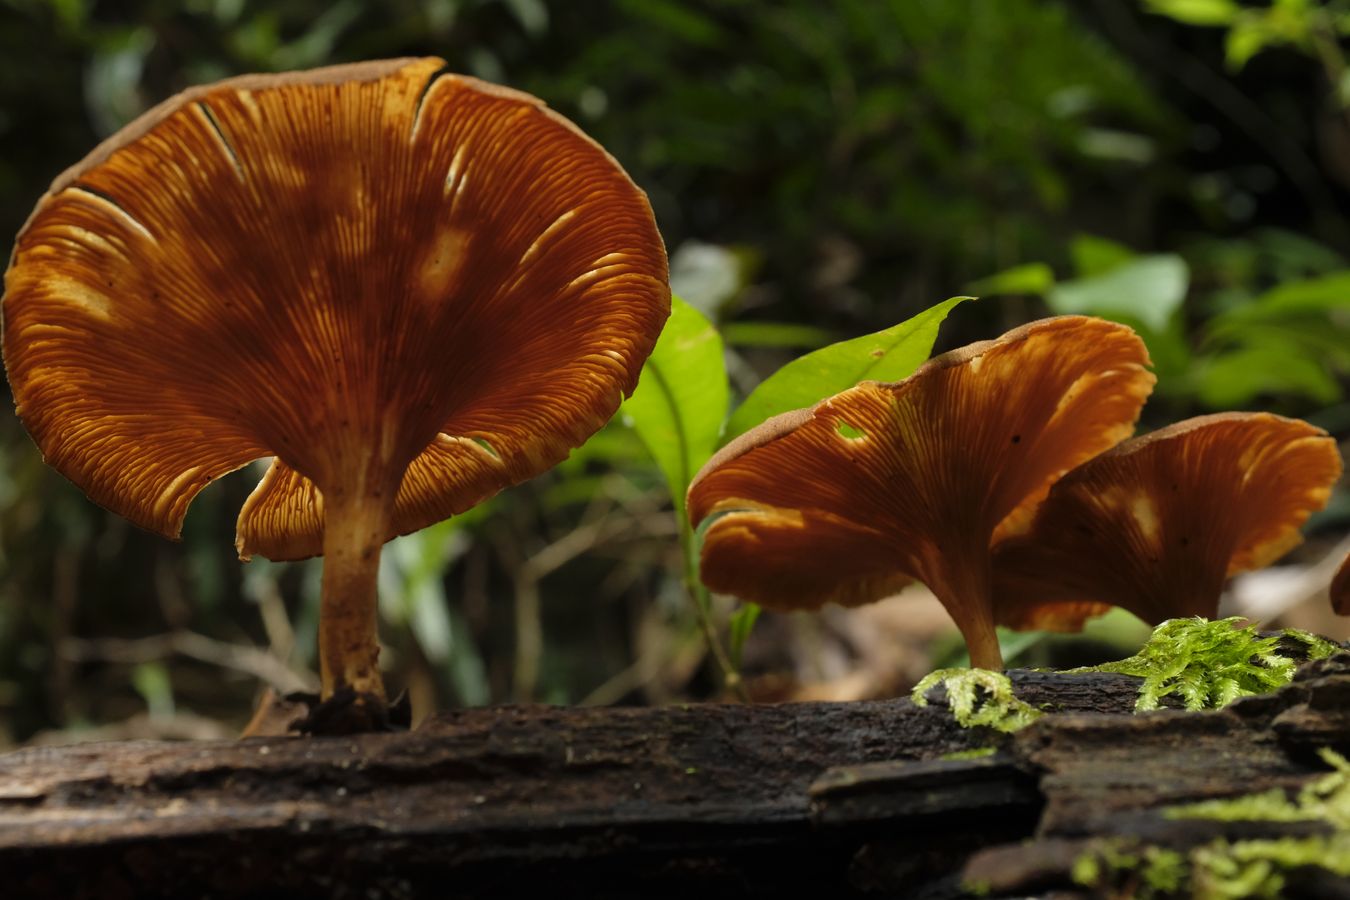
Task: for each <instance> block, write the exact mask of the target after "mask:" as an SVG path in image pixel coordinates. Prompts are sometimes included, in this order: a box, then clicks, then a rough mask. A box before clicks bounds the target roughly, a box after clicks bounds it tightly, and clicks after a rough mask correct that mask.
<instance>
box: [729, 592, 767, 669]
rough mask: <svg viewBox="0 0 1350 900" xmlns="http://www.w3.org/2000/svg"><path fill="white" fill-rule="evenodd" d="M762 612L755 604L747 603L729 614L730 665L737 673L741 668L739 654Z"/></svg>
mask: <svg viewBox="0 0 1350 900" xmlns="http://www.w3.org/2000/svg"><path fill="white" fill-rule="evenodd" d="M760 612H762V610H761V609H760V608H759V606H758V605H757V604H754V603H747V604H745V605H744V606H742V607H741V608H740V609H738V610H736V611H735V612H734V613H732V614H731V622H730V624H729V630H730V632H731V633H730V635H729V643H730V645H731V664H732V665H733V666H735V667H736V669H737V670H738V671H739V670H740V668H741V653H742V652H743V651H744V650H745V642H746V640H747V639H748V638H749V637H750V632H751V630H752V629H754V627H755V622H756V621H757V620H758V619H759V614H760Z"/></svg>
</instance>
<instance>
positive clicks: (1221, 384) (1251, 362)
mask: <svg viewBox="0 0 1350 900" xmlns="http://www.w3.org/2000/svg"><path fill="white" fill-rule="evenodd" d="M1195 379H1196V390H1197V393H1198V395H1199V399H1200V402H1201V403H1203V404H1204V405H1205V406H1207V407H1209V408H1210V409H1232V408H1234V407H1242V406H1247V405H1248V404H1250V403H1251V402H1252V401H1253V400H1255V399H1257V398H1258V397H1263V396H1270V395H1274V394H1282V395H1294V396H1300V397H1307V398H1308V399H1310V400H1312V401H1313V402H1315V403H1318V404H1320V405H1323V406H1326V405H1329V404H1332V403H1335V402H1336V401H1337V400H1339V399H1340V397H1341V387H1340V384H1339V383H1338V382H1337V381H1336V379H1335V377H1333V376H1332V375H1331V374H1330V373H1328V372H1327V370H1326V367H1325V366H1324V365H1323V364H1322V363H1321V362H1320V361H1319V360H1317V359H1313V358H1310V357H1309V356H1308V355H1307V354H1306V353H1303V352H1300V351H1299V350H1298V348H1296V347H1294V348H1290V347H1285V346H1280V345H1278V344H1266V345H1263V346H1250V347H1243V348H1241V349H1239V350H1234V351H1232V352H1229V353H1224V354H1221V355H1218V356H1215V357H1211V358H1210V359H1207V360H1202V361H1201V363H1200V365H1199V366H1198V367H1197V370H1196V373H1195Z"/></svg>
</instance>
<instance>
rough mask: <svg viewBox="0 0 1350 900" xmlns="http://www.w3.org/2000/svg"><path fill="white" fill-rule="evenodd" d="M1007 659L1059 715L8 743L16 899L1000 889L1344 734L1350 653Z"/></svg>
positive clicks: (888, 706)
mask: <svg viewBox="0 0 1350 900" xmlns="http://www.w3.org/2000/svg"><path fill="white" fill-rule="evenodd" d="M1014 680H1015V682H1016V684H1017V685H1018V694H1019V696H1021V697H1022V698H1023V699H1025V700H1027V701H1028V702H1031V703H1033V704H1035V705H1039V706H1043V707H1046V708H1049V709H1051V710H1054V711H1055V712H1056V714H1055V715H1053V716H1049V717H1047V718H1045V719H1043V720H1042V721H1041V722H1039V723H1037V724H1035V725H1033V726H1032V727H1031V728H1029V729H1027V730H1025V731H1023V732H1021V733H1020V734H1018V735H1016V736H1014V737H1011V738H1009V737H1006V736H1002V735H997V734H992V733H988V732H980V731H971V730H966V729H962V728H960V727H957V726H956V725H955V724H954V723H953V722H952V721H951V718H950V714H949V713H948V712H947V711H946V710H945V709H944V708H943V707H942V706H941V705H939V704H934V705H931V706H929V707H927V708H916V707H914V706H913V705H912V704H911V703H909V701H907V700H897V701H888V702H868V703H852V704H825V703H820V704H791V705H780V706H761V707H746V706H734V705H728V706H723V705H691V706H678V707H667V708H660V709H605V710H594V709H557V708H549V707H529V708H497V709H486V710H464V711H459V712H455V713H447V714H443V715H440V716H437V717H435V718H434V719H432V720H430V721H429V722H427V723H425V724H424V725H423V726H422V727H421V728H419V729H417V730H415V731H413V732H409V733H401V734H381V735H364V736H359V737H349V738H332V737H326V738H259V739H249V740H244V741H234V742H203V743H185V744H170V743H151V742H136V743H114V744H89V745H80V746H74V747H63V748H55V749H47V748H43V749H32V750H24V751H19V752H16V753H11V754H9V755H7V756H3V757H0V872H3V873H5V877H6V881H5V884H4V888H5V890H4V891H3V892H0V893H3V895H4V896H49V897H77V896H91V897H93V896H96V897H115V896H119V895H121V896H156V895H157V896H203V895H205V896H257V895H260V894H267V893H274V894H285V895H288V896H291V897H301V896H352V897H356V896H360V897H415V896H437V897H439V896H457V897H478V896H488V895H493V896H504V895H511V894H512V893H514V892H518V891H523V890H530V889H536V890H537V889H543V890H547V891H549V892H550V894H552V895H561V896H587V897H610V896H612V897H619V896H623V897H630V896H644V897H647V896H651V897H662V896H676V895H679V896H681V897H687V896H688V894H689V892H690V891H691V890H699V891H703V892H705V893H707V894H708V895H709V896H761V895H767V894H771V893H772V894H782V893H783V892H784V891H789V892H791V893H792V894H797V893H800V892H801V891H803V890H823V891H827V892H828V894H827V896H831V897H843V896H855V895H856V896H868V895H888V894H889V895H895V896H923V895H927V896H956V895H958V894H959V886H958V885H959V882H960V879H961V878H962V877H963V873H962V866H963V865H965V864H966V863H967V861H968V860H969V866H968V867H967V870H966V872H965V873H964V876H965V877H972V874H973V875H974V876H976V877H979V878H981V879H982V880H984V881H986V882H987V883H989V884H991V885H993V886H995V887H996V889H999V890H1003V889H1006V890H1021V889H1022V886H1023V885H1027V886H1034V885H1035V884H1049V885H1052V886H1055V885H1066V884H1067V882H1066V881H1065V880H1064V877H1063V876H1064V872H1065V871H1066V870H1065V869H1064V866H1063V865H1062V862H1063V860H1062V859H1061V857H1060V856H1055V855H1054V854H1053V853H1051V852H1050V850H1049V849H1046V848H1051V849H1053V847H1054V846H1056V845H1055V844H1054V843H1053V842H1055V841H1059V842H1061V843H1065V844H1066V846H1067V845H1068V844H1073V843H1074V841H1075V840H1078V839H1081V838H1084V837H1086V836H1088V835H1091V834H1095V833H1097V832H1098V831H1100V830H1101V829H1104V828H1110V829H1117V830H1118V827H1119V823H1120V822H1121V821H1125V820H1126V819H1128V817H1129V816H1130V815H1136V816H1138V815H1142V814H1145V813H1147V811H1148V810H1149V809H1151V808H1153V807H1155V806H1157V805H1158V804H1159V803H1162V802H1170V801H1173V800H1175V799H1178V798H1198V797H1205V796H1214V795H1220V794H1232V793H1236V792H1240V791H1248V790H1254V789H1257V788H1259V787H1266V786H1270V785H1274V784H1288V785H1296V784H1298V783H1300V781H1301V780H1304V779H1306V778H1307V777H1309V776H1310V774H1311V773H1314V772H1318V771H1321V770H1322V769H1324V768H1325V767H1324V766H1321V765H1320V764H1318V763H1317V762H1316V761H1315V758H1314V757H1313V756H1312V753H1311V749H1310V748H1311V747H1313V746H1314V745H1322V744H1326V743H1328V742H1330V743H1333V744H1336V743H1339V744H1345V743H1347V742H1348V741H1350V724H1347V723H1346V722H1344V721H1342V717H1343V716H1344V713H1343V709H1344V708H1345V707H1343V706H1340V705H1338V703H1339V701H1337V700H1336V699H1335V698H1336V697H1337V696H1340V695H1336V694H1335V692H1336V691H1344V690H1345V685H1346V684H1350V666H1347V670H1346V671H1342V670H1341V669H1337V668H1335V667H1329V666H1326V665H1323V666H1321V667H1320V668H1318V669H1316V670H1314V671H1312V672H1311V674H1310V675H1309V677H1308V678H1305V679H1304V680H1302V681H1300V682H1298V683H1297V684H1296V685H1294V686H1291V687H1290V688H1287V689H1285V690H1284V691H1282V692H1280V693H1279V694H1276V695H1271V696H1269V697H1265V698H1255V699H1252V700H1249V701H1246V702H1244V703H1241V704H1238V705H1237V706H1235V707H1232V708H1230V710H1227V711H1223V712H1220V713H1210V714H1191V713H1181V712H1161V713H1156V714H1151V715H1149V716H1144V717H1137V716H1133V715H1131V714H1130V710H1131V709H1132V707H1133V704H1134V697H1135V690H1136V688H1137V685H1138V681H1137V679H1133V678H1129V677H1127V676H1118V675H1075V676H1069V675H1054V674H1042V673H1034V672H1021V673H1015V677H1014ZM1328 706H1330V707H1331V708H1328ZM993 745H997V746H998V747H999V750H998V752H997V753H995V754H994V755H992V756H987V757H983V758H976V759H953V760H943V759H942V757H944V756H947V755H949V754H952V753H953V752H956V751H960V750H969V749H972V748H976V747H983V746H993ZM1216 759H1222V760H1223V765H1222V766H1219V765H1216ZM1145 818H1146V816H1145ZM1141 821H1142V819H1141ZM1113 833H1115V832H1113ZM1033 835H1034V836H1036V838H1037V839H1038V840H1039V841H1041V842H1042V843H1041V844H1040V845H1038V846H1039V847H1040V849H1039V850H1038V851H1037V852H1039V853H1041V855H1042V856H1043V857H1044V858H1045V859H1044V862H1043V864H1042V866H1041V868H1040V870H1038V871H1037V872H1036V873H1033V875H1028V874H1027V873H1026V872H1023V871H1021V870H1018V871H1014V869H1017V868H1018V864H1017V859H1016V858H1014V859H1013V861H1012V862H1010V861H1009V859H1008V858H1007V857H1008V854H1009V851H1007V850H1002V851H1000V850H998V849H996V848H998V847H1000V846H1009V847H1011V846H1017V844H1016V842H1020V841H1021V840H1023V839H1024V838H1027V837H1031V836H1033ZM990 848H995V849H990ZM981 851H982V852H981ZM999 853H1004V856H1003V857H1000V856H999ZM972 855H974V858H973V859H972V858H971V857H972ZM1014 856H1015V854H1014ZM1061 856H1062V854H1061ZM1070 861H1071V860H1070ZM981 867H983V868H981ZM1023 868H1025V867H1023Z"/></svg>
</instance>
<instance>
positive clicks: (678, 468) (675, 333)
mask: <svg viewBox="0 0 1350 900" xmlns="http://www.w3.org/2000/svg"><path fill="white" fill-rule="evenodd" d="M729 403H730V390H729V388H728V386H727V370H726V361H725V360H724V359H723V357H722V337H721V335H719V334H718V333H717V329H716V328H714V327H713V325H712V323H711V322H709V321H708V320H707V319H706V318H704V316H703V314H702V313H701V312H699V311H698V310H696V309H694V307H692V306H690V305H689V304H688V303H685V302H684V301H683V300H681V299H679V298H678V297H672V298H671V310H670V319H669V320H667V322H666V327H665V330H664V331H662V332H661V338H660V340H658V341H657V342H656V349H655V350H653V351H652V355H651V356H650V357H648V358H647V364H646V365H645V366H643V367H642V377H641V378H640V379H639V381H638V388H637V390H636V391H634V392H633V396H632V397H630V398H629V399H628V401H627V402H626V403H624V405H623V408H622V410H621V411H622V414H623V420H624V422H625V423H627V424H628V425H629V426H631V427H632V428H633V430H634V431H636V432H637V435H638V437H639V438H641V439H642V443H643V444H645V445H646V446H647V450H648V452H650V453H651V455H652V458H653V459H655V460H656V464H657V465H658V466H659V467H660V469H661V472H662V474H664V475H665V476H666V483H667V484H668V485H669V486H670V494H671V498H672V499H673V500H674V502H675V511H676V513H677V515H678V516H679V518H680V521H681V522H683V521H684V495H685V492H686V491H687V490H688V489H689V482H690V481H691V480H693V477H694V473H695V472H697V471H698V470H699V468H700V467H701V466H702V465H703V464H704V463H705V462H707V461H708V457H709V456H711V455H712V453H713V451H714V450H715V449H717V437H718V433H719V432H720V431H721V429H722V420H723V419H725V418H726V414H727V406H728V404H729Z"/></svg>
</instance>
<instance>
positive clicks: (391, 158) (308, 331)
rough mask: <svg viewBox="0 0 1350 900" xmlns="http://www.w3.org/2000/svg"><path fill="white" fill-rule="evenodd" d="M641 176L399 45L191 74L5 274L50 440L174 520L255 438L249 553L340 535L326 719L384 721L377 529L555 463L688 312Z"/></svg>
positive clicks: (31, 234)
mask: <svg viewBox="0 0 1350 900" xmlns="http://www.w3.org/2000/svg"><path fill="white" fill-rule="evenodd" d="M667 275H668V272H667V264H666V254H665V249H664V246H663V244H662V242H661V236H660V234H659V233H658V231H657V228H656V223H655V220H654V217H653V215H652V211H651V207H650V206H649V205H648V203H647V198H646V196H645V195H644V194H643V193H642V191H640V190H639V189H638V188H637V186H636V185H634V184H633V182H632V181H631V180H630V179H629V178H628V176H627V175H626V174H625V173H624V172H623V170H622V169H621V168H620V167H619V165H618V164H617V163H616V162H615V161H614V159H613V158H612V157H610V156H609V155H608V154H607V153H605V151H604V150H603V149H602V148H600V147H599V146H598V145H597V144H595V143H594V142H593V141H591V140H590V139H589V138H587V137H586V136H585V135H584V134H582V133H581V132H580V131H579V130H578V129H577V128H576V127H575V126H574V125H572V123H570V122H568V121H567V120H565V119H563V118H562V117H560V116H558V115H557V114H555V113H553V112H551V111H549V110H548V109H547V108H545V107H544V105H543V103H541V102H540V101H539V100H537V99H535V98H534V97H531V96H529V95H526V94H522V93H519V92H516V91H512V90H508V89H505V88H499V87H496V86H494V85H489V84H485V83H483V82H480V81H476V80H475V79H472V78H466V77H462V76H458V75H453V74H449V73H447V72H446V71H445V63H444V62H443V61H441V60H439V59H400V60H390V61H386V62H373V63H360V64H355V65H348V66H335V67H330V68H325V69H317V70H313V71H309V72H297V73H286V74H281V75H258V76H245V77H242V78H235V79H230V80H227V81H223V82H220V83H217V84H212V85H206V86H203V87H198V88H193V89H190V90H188V91H186V92H184V93H182V94H180V95H178V96H176V97H174V98H172V99H170V100H168V101H166V102H164V103H163V104H161V105H159V106H158V107H156V108H154V109H152V110H150V111H149V112H147V113H146V114H145V115H143V116H142V117H140V118H139V119H137V120H136V121H135V122H133V123H131V124H130V125H128V126H127V127H126V128H124V129H123V130H122V131H120V132H118V133H117V134H115V135H113V136H112V137H111V138H109V139H108V140H107V141H105V142H104V143H103V144H101V145H100V146H98V147H97V148H95V149H94V151H93V152H92V153H90V154H89V156H87V157H86V158H85V159H84V160H83V161H81V162H79V163H78V164H76V165H75V166H73V167H72V168H70V169H69V170H67V171H66V172H65V173H63V174H62V175H60V176H59V177H57V179H56V180H55V182H54V183H53V184H52V186H51V188H50V189H49V190H48V192H47V193H46V195H45V196H43V197H42V199H41V200H40V201H39V203H38V205H37V208H36V209H35V210H34V211H33V214H32V216H31V217H30V218H29V220H28V222H27V223H26V224H25V225H24V227H23V229H22V231H21V232H20V233H19V236H18V239H17V241H16V243H15V248H14V252H13V256H12V258H11V260H10V264H9V268H8V270H7V271H6V273H5V296H4V320H5V321H4V325H5V327H4V358H5V366H6V369H7V372H8V376H9V381H10V386H11V388H12V389H13V393H14V398H15V402H16V405H17V408H18V412H19V415H20V416H21V417H22V419H23V421H24V424H25V425H26V426H27V428H28V430H29V432H30V433H31V434H32V436H33V438H34V440H35V441H36V443H37V445H38V446H39V448H41V450H42V452H43V454H44V456H45V457H46V459H47V461H48V462H49V463H50V464H51V465H53V466H54V467H56V468H57V469H58V470H59V471H61V472H62V473H63V474H64V475H66V476H67V477H68V478H70V479H71V480H72V481H73V482H75V483H76V484H77V485H78V486H79V487H81V488H82V489H83V490H84V491H85V493H87V494H88V495H89V496H90V497H91V498H92V499H94V500H95V501H97V502H98V503H100V504H102V505H103V506H105V507H107V508H108V509H110V510H113V511H115V512H117V513H120V514H121V515H123V516H125V517H126V518H128V519H130V520H131V521H132V522H135V523H136V524H137V525H140V526H142V527H145V528H147V529H150V530H152V531H157V532H160V533H162V534H165V535H167V536H169V537H176V536H177V534H178V532H179V530H180V528H181V525H182V522H183V517H184V515H185V513H186V511H187V507H188V504H189V502H190V501H191V500H192V498H193V497H194V496H195V495H196V494H197V493H198V492H199V491H200V490H201V489H202V488H203V487H205V486H206V485H207V484H208V483H210V482H211V481H213V480H214V479H216V478H219V477H220V476H221V475H224V474H225V473H227V472H230V471H233V470H235V469H238V468H240V467H241V466H244V465H246V464H247V463H249V462H251V461H253V460H255V459H258V458H260V457H267V456H271V457H272V462H271V466H270V468H269V469H268V470H267V473H266V475H265V476H264V477H263V479H262V481H261V483H260V484H259V485H258V487H257V489H256V490H255V491H254V492H253V494H252V496H250V497H249V499H248V501H247V502H246V503H245V505H244V508H243V511H242V512H241V514H240V516H239V522H238V530H237V535H238V538H237V542H236V543H237V547H238V550H239V554H240V556H241V557H242V558H247V557H248V556H249V555H250V554H253V553H259V554H262V555H265V556H268V557H270V558H272V559H300V558H304V557H308V556H314V555H317V554H322V555H323V556H324V557H325V566H324V576H323V601H322V610H321V617H320V624H319V650H320V662H321V669H322V683H323V697H324V699H325V701H328V703H327V704H326V705H325V706H324V707H321V711H323V712H324V715H323V716H322V717H320V718H317V719H313V721H312V722H311V724H313V725H314V726H315V727H316V728H323V729H325V730H334V731H342V730H360V729H365V728H372V727H380V726H381V725H382V724H384V721H385V713H386V704H385V695H384V688H383V685H382V681H381V678H380V673H379V667H378V656H379V644H378V641H377V638H376V595H375V584H376V574H377V570H378V564H379V556H380V547H381V545H382V544H383V543H384V542H385V541H387V540H389V539H390V538H392V537H394V536H395V535H398V534H404V533H407V532H409V531H413V530H416V529H418V528H421V527H423V526H425V525H428V524H430V523H432V522H436V521H439V520H441V519H444V518H446V517H447V516H450V515H452V514H455V513H459V512H462V511H463V510H465V509H468V508H469V507H471V506H474V505H475V504H477V503H479V502H480V501H482V500H484V499H485V498H487V497H489V496H491V495H492V494H494V493H496V492H497V491H499V490H501V489H502V488H504V487H506V486H508V485H512V484H516V483H519V482H521V481H524V480H525V479H528V478H530V477H532V476H534V475H535V474H537V473H539V472H542V471H544V470H546V469H548V468H550V467H551V466H553V465H554V464H555V463H557V462H558V461H559V460H561V459H562V458H564V457H565V456H566V455H567V454H568V452H569V451H570V450H571V448H573V447H576V446H579V445H580V444H581V443H582V442H583V441H585V440H586V439H587V438H588V437H589V436H590V435H591V434H592V433H593V432H594V431H596V430H597V429H598V428H600V427H601V426H602V425H603V424H604V423H605V422H606V421H608V420H609V418H610V417H611V416H612V415H613V414H614V412H615V411H616V410H617V408H618V406H619V404H620V403H621V402H622V399H623V396H624V395H625V394H627V393H631V391H632V390H633V388H634V386H635V385H636V383H637V378H638V374H639V372H640V371H641V368H642V365H643V362H644V361H645V360H646V358H647V356H648V355H649V354H650V353H651V350H652V348H653V346H654V345H655V343H656V339H657V336H658V334H659V333H660V331H661V328H662V325H663V324H664V322H665V319H666V317H667V315H668V314H669V311H670V289H669V286H668V283H667V280H668V279H667Z"/></svg>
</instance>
